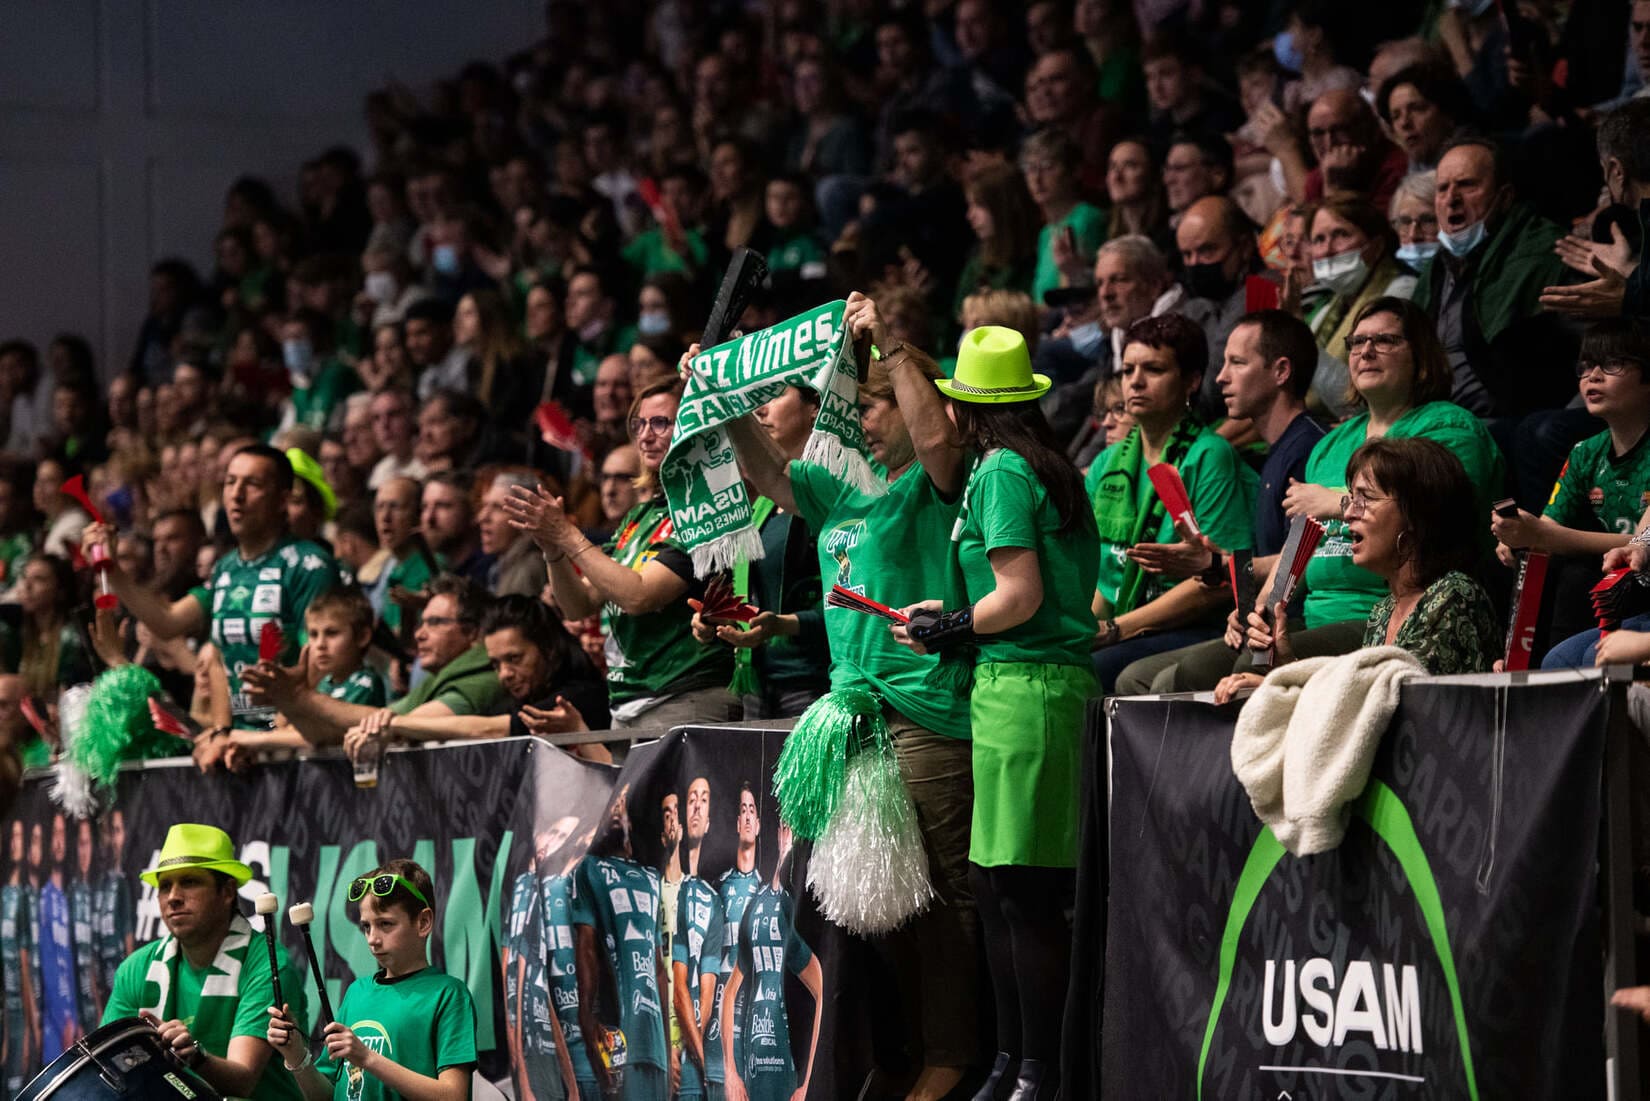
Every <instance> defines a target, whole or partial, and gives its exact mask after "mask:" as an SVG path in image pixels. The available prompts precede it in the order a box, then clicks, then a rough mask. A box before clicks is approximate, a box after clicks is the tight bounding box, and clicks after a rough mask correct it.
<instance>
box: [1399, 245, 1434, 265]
mask: <svg viewBox="0 0 1650 1101" xmlns="http://www.w3.org/2000/svg"><path fill="white" fill-rule="evenodd" d="M1437 254H1438V242H1437V241H1416V242H1415V243H1414V244H1413V245H1399V246H1398V252H1397V254H1396V255H1397V257H1398V263H1400V264H1405V265H1407V266H1408V267H1409V268H1410V269H1411V270H1413V271H1420V270H1421V265H1422V264H1424V263H1426V262H1427V261H1428V260H1431V259H1432V258H1433V257H1434V256H1436V255H1437Z"/></svg>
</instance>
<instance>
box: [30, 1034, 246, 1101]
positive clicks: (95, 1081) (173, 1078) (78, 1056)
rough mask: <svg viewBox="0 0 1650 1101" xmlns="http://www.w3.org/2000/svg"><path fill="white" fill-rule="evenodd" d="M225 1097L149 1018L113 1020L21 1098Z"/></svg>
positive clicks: (180, 1100)
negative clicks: (182, 1057)
mask: <svg viewBox="0 0 1650 1101" xmlns="http://www.w3.org/2000/svg"><path fill="white" fill-rule="evenodd" d="M48 1097H49V1098H51V1099H52V1101H138V1099H143V1101H150V1099H153V1101H164V1099H165V1098H174V1099H176V1101H223V1095H222V1094H220V1093H219V1092H218V1091H217V1090H215V1089H213V1088H212V1087H211V1086H209V1085H207V1084H206V1083H205V1081H203V1080H202V1079H201V1077H200V1075H198V1074H196V1073H195V1072H194V1071H192V1070H190V1069H189V1068H188V1067H185V1066H184V1065H183V1064H182V1063H181V1062H179V1061H178V1059H177V1058H176V1057H175V1056H173V1054H172V1051H171V1049H170V1048H169V1047H167V1046H166V1044H165V1043H163V1042H162V1041H161V1038H160V1033H159V1032H158V1031H157V1030H156V1029H155V1027H154V1026H153V1025H151V1024H149V1023H148V1022H146V1021H142V1020H139V1019H138V1018H136V1017H122V1018H121V1019H120V1020H118V1021H110V1022H109V1023H108V1024H106V1025H104V1026H103V1027H102V1028H100V1029H98V1030H97V1031H96V1032H93V1033H92V1034H91V1035H89V1036H85V1037H82V1038H81V1039H80V1040H79V1041H78V1042H77V1043H76V1044H75V1045H74V1046H73V1047H71V1048H69V1050H67V1051H65V1052H64V1053H63V1054H62V1055H59V1056H58V1057H57V1058H56V1059H53V1060H52V1062H51V1065H50V1066H48V1067H47V1068H46V1069H45V1070H43V1071H41V1072H40V1073H39V1074H37V1075H35V1076H34V1078H32V1079H31V1080H30V1081H29V1084H28V1085H26V1086H24V1087H23V1092H21V1093H19V1094H18V1095H17V1099H16V1101H46V1098H48Z"/></svg>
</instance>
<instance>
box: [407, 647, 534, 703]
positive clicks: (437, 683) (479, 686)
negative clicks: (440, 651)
mask: <svg viewBox="0 0 1650 1101" xmlns="http://www.w3.org/2000/svg"><path fill="white" fill-rule="evenodd" d="M432 700H434V701H437V702H439V703H444V704H446V705H447V707H448V708H449V709H450V710H451V711H452V713H453V714H454V715H503V714H505V713H506V712H508V711H509V710H510V696H509V693H507V692H505V691H504V686H503V685H501V684H499V682H498V674H497V673H495V672H493V666H492V663H491V662H490V661H488V660H487V648H486V647H485V646H483V645H482V644H481V643H479V642H478V643H476V644H475V645H474V646H472V647H470V648H469V649H468V650H466V651H464V652H463V653H462V654H460V655H458V657H456V658H454V659H453V660H452V661H449V662H448V663H447V664H446V665H443V666H442V667H441V668H440V669H438V670H436V671H435V672H434V673H431V674H430V675H429V676H427V677H425V678H424V679H423V680H421V681H419V682H418V686H417V687H416V688H414V689H413V690H412V691H411V692H408V693H407V694H406V695H405V696H402V697H401V698H400V699H398V700H396V701H395V702H394V703H391V704H390V710H391V711H394V712H395V713H396V714H397V715H405V714H407V713H408V712H409V711H411V710H412V709H413V708H415V707H418V706H420V705H421V704H425V703H429V702H430V701H432Z"/></svg>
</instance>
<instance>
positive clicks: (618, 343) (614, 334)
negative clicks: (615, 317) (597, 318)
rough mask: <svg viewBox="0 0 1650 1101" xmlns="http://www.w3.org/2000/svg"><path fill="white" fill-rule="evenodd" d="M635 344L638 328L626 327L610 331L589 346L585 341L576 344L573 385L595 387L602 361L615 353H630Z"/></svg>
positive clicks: (570, 373)
mask: <svg viewBox="0 0 1650 1101" xmlns="http://www.w3.org/2000/svg"><path fill="white" fill-rule="evenodd" d="M634 343H636V326H634V325H625V326H624V327H622V328H619V329H609V330H608V331H607V332H606V333H604V334H602V335H601V336H600V337H597V338H596V340H595V341H593V342H591V343H589V344H586V343H585V342H583V341H580V342H579V343H577V344H575V345H574V346H573V363H572V366H571V367H570V368H569V375H570V376H571V378H572V379H573V385H574V386H576V387H579V386H593V385H595V383H596V369H597V368H598V367H600V366H601V363H602V360H603V359H606V358H607V357H608V356H610V355H612V354H613V353H615V352H628V351H629V350H630V346H631V345H632V344H634Z"/></svg>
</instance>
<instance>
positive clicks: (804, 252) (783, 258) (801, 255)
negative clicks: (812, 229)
mask: <svg viewBox="0 0 1650 1101" xmlns="http://www.w3.org/2000/svg"><path fill="white" fill-rule="evenodd" d="M816 269H817V270H816ZM768 270H769V271H796V272H801V273H802V275H803V277H804V278H818V277H822V276H824V274H825V248H824V246H823V245H821V244H820V243H819V238H818V237H815V236H814V235H813V234H811V233H805V232H804V233H795V234H793V235H792V236H790V237H786V238H785V239H784V240H781V241H779V242H777V243H775V244H774V245H773V246H772V247H771V248H770V249H768Z"/></svg>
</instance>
